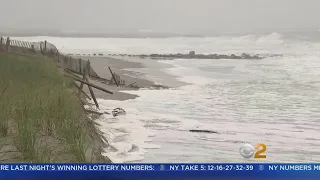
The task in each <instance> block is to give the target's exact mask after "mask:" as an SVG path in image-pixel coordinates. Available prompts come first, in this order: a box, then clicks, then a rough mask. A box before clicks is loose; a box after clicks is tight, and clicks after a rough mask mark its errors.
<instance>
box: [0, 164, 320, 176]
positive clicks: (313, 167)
mask: <svg viewBox="0 0 320 180" xmlns="http://www.w3.org/2000/svg"><path fill="white" fill-rule="evenodd" d="M6 171H11V172H12V171H24V172H25V171H59V172H65V171H73V172H74V171H81V172H96V171H99V172H101V171H104V172H119V171H121V172H123V171H136V172H138V171H139V172H146V171H147V172H152V171H160V172H183V171H186V172H204V171H206V172H219V171H224V172H232V171H233V172H288V171H303V172H317V173H319V175H320V164H0V172H2V173H3V172H6Z"/></svg>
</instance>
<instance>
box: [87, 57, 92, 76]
mask: <svg viewBox="0 0 320 180" xmlns="http://www.w3.org/2000/svg"><path fill="white" fill-rule="evenodd" d="M86 69H87V73H88V76H89V77H91V65H90V60H89V59H88V62H87V67H86Z"/></svg>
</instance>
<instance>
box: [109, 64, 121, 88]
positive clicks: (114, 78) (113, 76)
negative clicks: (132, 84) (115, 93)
mask: <svg viewBox="0 0 320 180" xmlns="http://www.w3.org/2000/svg"><path fill="white" fill-rule="evenodd" d="M108 68H109V71H110V73H111V75H112V78H113V80H114V82H115V83H116V85H117V87H119V85H118V82H117V80H116V77H115V75H114V73H113V72H112V71H111V68H110V66H108Z"/></svg>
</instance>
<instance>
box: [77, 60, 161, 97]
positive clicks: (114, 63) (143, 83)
mask: <svg viewBox="0 0 320 180" xmlns="http://www.w3.org/2000/svg"><path fill="white" fill-rule="evenodd" d="M81 58H82V59H90V63H91V66H92V68H93V69H94V70H95V71H96V72H97V74H98V75H99V76H100V77H101V78H105V79H108V80H110V79H111V78H112V75H111V73H110V71H109V68H108V67H110V68H111V70H112V71H113V72H114V73H116V74H117V75H119V76H120V77H121V80H124V81H125V84H126V85H124V86H119V87H117V86H116V85H109V84H105V83H102V82H99V81H96V80H91V83H93V84H96V85H98V86H100V87H103V88H105V89H107V90H110V91H112V92H113V93H114V94H108V93H105V92H103V91H100V90H97V89H95V88H93V92H94V94H95V96H96V98H103V99H109V100H119V101H124V100H128V99H134V98H136V97H138V96H137V95H133V94H129V93H124V92H120V91H125V90H138V88H130V87H127V86H128V85H130V84H133V83H134V85H135V86H137V87H139V88H149V87H152V86H154V85H155V83H154V82H152V81H150V80H147V79H146V78H141V77H137V76H139V73H137V72H133V71H128V70H125V69H135V68H144V66H143V65H142V64H141V63H139V62H130V61H125V60H121V59H115V58H110V57H81ZM84 91H85V92H86V93H87V94H90V92H89V89H88V87H87V86H84Z"/></svg>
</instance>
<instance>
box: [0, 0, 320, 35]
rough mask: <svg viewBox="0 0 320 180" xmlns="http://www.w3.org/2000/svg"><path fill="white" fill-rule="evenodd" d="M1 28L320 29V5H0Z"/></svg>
mask: <svg viewBox="0 0 320 180" xmlns="http://www.w3.org/2000/svg"><path fill="white" fill-rule="evenodd" d="M0 27H3V28H4V27H12V28H50V29H51V28H54V29H59V30H81V29H82V30H84V29H86V30H88V31H89V29H97V30H98V29H100V30H102V29H104V30H103V31H114V30H116V29H128V28H131V29H151V30H158V31H171V32H178V31H193V32H197V31H199V30H203V29H216V30H221V29H229V30H232V31H236V30H238V29H256V28H259V29H263V28H286V29H288V28H289V29H292V28H320V0H1V6H0ZM107 29H109V30H107Z"/></svg>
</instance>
